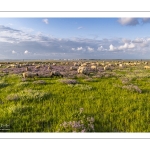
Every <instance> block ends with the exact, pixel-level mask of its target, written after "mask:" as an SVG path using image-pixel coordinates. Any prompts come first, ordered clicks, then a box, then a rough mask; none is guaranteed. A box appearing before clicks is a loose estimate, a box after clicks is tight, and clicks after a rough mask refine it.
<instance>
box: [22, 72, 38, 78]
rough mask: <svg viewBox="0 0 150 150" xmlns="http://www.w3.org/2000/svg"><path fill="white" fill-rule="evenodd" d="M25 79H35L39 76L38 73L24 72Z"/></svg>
mask: <svg viewBox="0 0 150 150" xmlns="http://www.w3.org/2000/svg"><path fill="white" fill-rule="evenodd" d="M22 76H23V78H24V79H25V78H34V79H35V76H39V75H38V73H32V72H23V73H22Z"/></svg>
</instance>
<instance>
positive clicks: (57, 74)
mask: <svg viewBox="0 0 150 150" xmlns="http://www.w3.org/2000/svg"><path fill="white" fill-rule="evenodd" d="M54 76H59V77H63V75H62V74H61V73H60V72H59V71H51V72H50V77H54Z"/></svg>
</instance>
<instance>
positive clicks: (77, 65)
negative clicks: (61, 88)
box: [0, 61, 150, 78]
mask: <svg viewBox="0 0 150 150" xmlns="http://www.w3.org/2000/svg"><path fill="white" fill-rule="evenodd" d="M130 66H142V68H143V69H150V66H149V65H148V62H147V61H58V62H15V63H10V62H5V63H4V62H3V63H1V64H0V71H1V72H2V73H8V74H9V73H17V74H22V77H23V78H35V77H36V76H41V75H44V74H45V75H48V76H49V77H54V76H59V77H63V76H65V75H66V74H70V73H72V72H74V74H84V75H90V74H91V73H97V72H104V71H107V70H110V71H112V70H114V69H121V68H126V67H130Z"/></svg>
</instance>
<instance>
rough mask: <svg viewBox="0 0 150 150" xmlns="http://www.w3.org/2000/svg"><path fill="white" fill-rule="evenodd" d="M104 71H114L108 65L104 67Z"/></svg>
mask: <svg viewBox="0 0 150 150" xmlns="http://www.w3.org/2000/svg"><path fill="white" fill-rule="evenodd" d="M104 70H112V69H111V67H110V66H108V65H106V66H104Z"/></svg>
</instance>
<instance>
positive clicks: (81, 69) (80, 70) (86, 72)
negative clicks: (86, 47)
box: [77, 67, 88, 74]
mask: <svg viewBox="0 0 150 150" xmlns="http://www.w3.org/2000/svg"><path fill="white" fill-rule="evenodd" d="M77 72H78V74H79V73H82V74H88V70H87V67H79V68H78V70H77Z"/></svg>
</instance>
